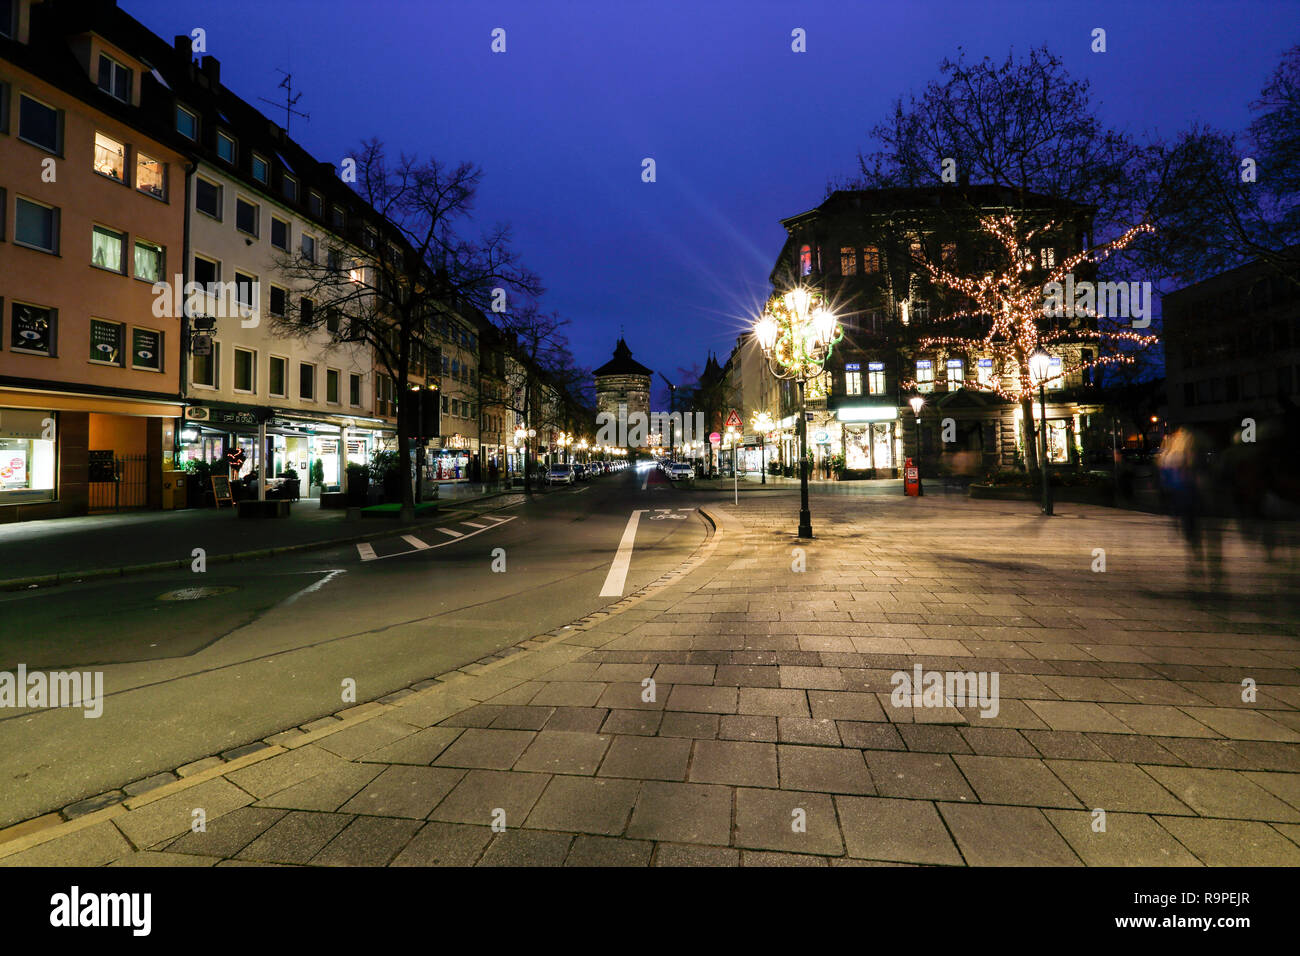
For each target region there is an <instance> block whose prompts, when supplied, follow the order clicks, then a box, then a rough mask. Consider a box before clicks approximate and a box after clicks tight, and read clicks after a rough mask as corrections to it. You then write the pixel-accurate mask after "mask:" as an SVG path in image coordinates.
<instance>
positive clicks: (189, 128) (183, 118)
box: [176, 103, 199, 140]
mask: <svg viewBox="0 0 1300 956" xmlns="http://www.w3.org/2000/svg"><path fill="white" fill-rule="evenodd" d="M176 132H178V133H180V134H181V135H182V136H184V137H185V138H186V139H192V140H197V139H198V138H199V117H198V114H196V113H192V112H190V111H189V110H187V109H186V108H185V107H183V106H181V105H180V104H179V103H178V104H177V105H176Z"/></svg>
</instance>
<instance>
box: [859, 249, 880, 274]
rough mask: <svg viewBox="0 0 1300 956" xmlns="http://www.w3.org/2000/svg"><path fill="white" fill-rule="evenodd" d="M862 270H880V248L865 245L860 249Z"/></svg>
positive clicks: (866, 271)
mask: <svg viewBox="0 0 1300 956" xmlns="http://www.w3.org/2000/svg"><path fill="white" fill-rule="evenodd" d="M862 271H863V272H864V273H870V272H879V271H880V248H879V247H878V246H866V247H865V248H864V249H863V250H862Z"/></svg>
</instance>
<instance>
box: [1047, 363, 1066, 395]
mask: <svg viewBox="0 0 1300 956" xmlns="http://www.w3.org/2000/svg"><path fill="white" fill-rule="evenodd" d="M1061 367H1062V366H1061V359H1060V357H1059V356H1056V355H1053V356H1052V360H1051V362H1049V363H1048V366H1047V387H1048V389H1053V388H1065V377H1064V376H1063V375H1062V374H1061Z"/></svg>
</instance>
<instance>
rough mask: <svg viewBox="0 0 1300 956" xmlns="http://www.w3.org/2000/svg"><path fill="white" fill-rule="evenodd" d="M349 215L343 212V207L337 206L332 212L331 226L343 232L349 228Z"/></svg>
mask: <svg viewBox="0 0 1300 956" xmlns="http://www.w3.org/2000/svg"><path fill="white" fill-rule="evenodd" d="M347 221H348V217H347V213H345V212H344V211H343V207H342V206H335V207H334V208H333V209H331V210H330V225H332V226H333V227H334V228H335V229H338V230H340V231H342V230H343V229H344V228H345V227H346V226H347Z"/></svg>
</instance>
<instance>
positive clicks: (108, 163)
mask: <svg viewBox="0 0 1300 956" xmlns="http://www.w3.org/2000/svg"><path fill="white" fill-rule="evenodd" d="M95 172H97V173H99V175H101V176H107V177H108V178H109V179H113V180H116V181H117V182H119V183H121V182H125V181H126V147H125V146H124V145H122V144H121V143H119V142H118V141H117V140H115V139H113V138H112V137H111V136H105V135H104V134H103V133H96V134H95Z"/></svg>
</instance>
